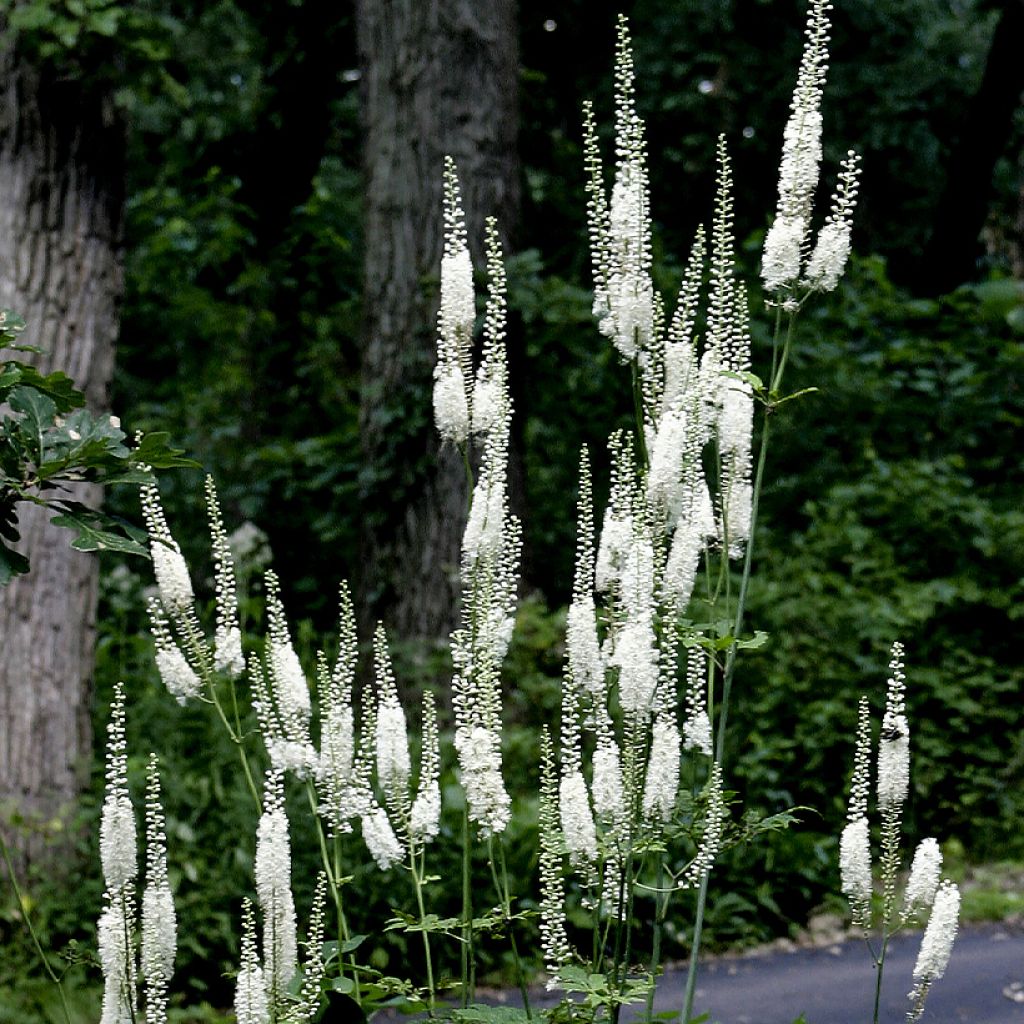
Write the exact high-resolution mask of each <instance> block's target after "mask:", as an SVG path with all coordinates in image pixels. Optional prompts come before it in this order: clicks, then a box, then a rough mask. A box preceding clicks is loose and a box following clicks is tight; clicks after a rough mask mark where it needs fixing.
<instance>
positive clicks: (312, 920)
mask: <svg viewBox="0 0 1024 1024" xmlns="http://www.w3.org/2000/svg"><path fill="white" fill-rule="evenodd" d="M326 901H327V876H326V874H325V873H324V872H323V871H321V872H320V874H318V875H317V878H316V890H315V891H314V893H313V906H312V907H311V908H310V911H309V932H308V934H307V937H306V949H307V953H306V960H305V963H304V964H303V972H302V985H301V986H300V987H299V998H298V999H297V1000H296V1002H294V1003H293V1004H292V1005H291V1006H289V1007H288V1009H287V1010H286V1011H285V1014H284V1018H283V1020H284V1022H285V1024H307V1022H308V1021H311V1020H312V1019H313V1015H314V1014H315V1013H316V1012H317V1010H318V1009H319V1008H320V996H321V986H322V984H323V980H324V975H325V974H326V968H327V965H326V964H325V963H324V958H323V955H322V950H323V944H324V924H325V913H324V910H325V904H326ZM147 1024H148V1021H147Z"/></svg>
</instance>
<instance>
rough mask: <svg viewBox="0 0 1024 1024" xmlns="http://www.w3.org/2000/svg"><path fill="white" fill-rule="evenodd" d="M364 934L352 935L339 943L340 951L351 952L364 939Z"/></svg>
mask: <svg viewBox="0 0 1024 1024" xmlns="http://www.w3.org/2000/svg"><path fill="white" fill-rule="evenodd" d="M366 938H367V937H366V936H365V935H352V936H351V937H349V938H347V939H346V940H345V941H344V942H343V943H342V944H341V951H342V953H351V952H353V951H354V950H357V949H358V948H359V947H360V946H361V945H362V944H363V943H364V942H365V941H366Z"/></svg>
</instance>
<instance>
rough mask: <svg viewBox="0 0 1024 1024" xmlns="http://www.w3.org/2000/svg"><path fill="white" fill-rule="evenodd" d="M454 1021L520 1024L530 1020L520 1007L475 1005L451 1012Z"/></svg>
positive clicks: (484, 1023)
mask: <svg viewBox="0 0 1024 1024" xmlns="http://www.w3.org/2000/svg"><path fill="white" fill-rule="evenodd" d="M450 1016H451V1018H452V1019H453V1020H464V1021H475V1022H479V1024H520V1022H521V1021H526V1020H529V1017H528V1016H527V1014H526V1011H525V1010H524V1009H522V1008H521V1007H519V1006H486V1005H484V1004H482V1003H474V1004H473V1005H471V1006H467V1007H465V1008H464V1009H459V1010H451V1011H450Z"/></svg>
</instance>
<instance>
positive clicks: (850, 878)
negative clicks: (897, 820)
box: [839, 697, 872, 928]
mask: <svg viewBox="0 0 1024 1024" xmlns="http://www.w3.org/2000/svg"><path fill="white" fill-rule="evenodd" d="M870 771H871V719H870V713H869V711H868V699H867V697H861V698H860V704H859V707H858V713H857V745H856V749H855V753H854V758H853V779H852V781H851V782H850V804H849V810H848V812H847V819H848V820H847V823H846V826H845V828H844V829H843V834H842V836H841V837H840V840H839V877H840V885H841V889H842V892H843V895H845V896H846V898H847V899H848V900H849V901H850V911H851V915H852V918H853V923H854V925H855V926H857V927H859V928H867V927H868V926H869V925H870V921H871V890H872V883H871V840H870V835H869V831H868V790H869V789H870V779H869V774H870Z"/></svg>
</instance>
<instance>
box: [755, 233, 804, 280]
mask: <svg viewBox="0 0 1024 1024" xmlns="http://www.w3.org/2000/svg"><path fill="white" fill-rule="evenodd" d="M806 237H807V222H806V221H805V220H804V218H803V217H793V216H789V217H787V216H785V215H782V216H780V217H777V218H776V219H775V223H774V224H772V226H771V227H770V228H769V229H768V234H767V235H766V236H765V240H764V254H763V256H762V257H761V278H762V279H763V281H764V286H765V289H766V290H767V291H770V292H771V291H776V290H778V289H779V288H783V287H785V286H786V285H787V284H791V283H792V282H794V281H795V280H796V279H797V278H798V277H799V276H800V260H801V258H802V255H803V245H804V239H805V238H806Z"/></svg>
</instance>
